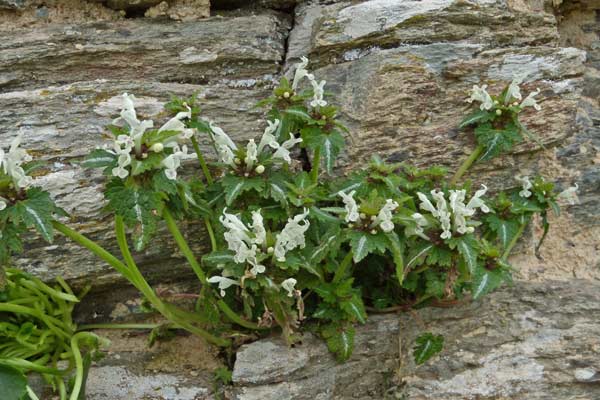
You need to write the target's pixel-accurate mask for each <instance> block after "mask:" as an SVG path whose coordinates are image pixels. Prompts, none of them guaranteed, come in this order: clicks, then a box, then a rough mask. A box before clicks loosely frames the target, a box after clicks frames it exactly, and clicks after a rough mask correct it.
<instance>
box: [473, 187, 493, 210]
mask: <svg viewBox="0 0 600 400" xmlns="http://www.w3.org/2000/svg"><path fill="white" fill-rule="evenodd" d="M487 190H488V188H487V186H485V185H481V189H479V190H478V191H476V192H475V194H474V195H473V197H471V200H469V203H467V208H468V209H471V210H474V209H476V208H479V209H480V210H481V211H482V212H484V213H486V214H487V213H489V212H490V209H489V207H488V206H487V205H486V204H485V203H484V202H483V200H482V199H481V197H482V196H483V195H484V194H485V193H486V192H487Z"/></svg>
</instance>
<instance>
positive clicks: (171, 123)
mask: <svg viewBox="0 0 600 400" xmlns="http://www.w3.org/2000/svg"><path fill="white" fill-rule="evenodd" d="M186 108H187V111H181V112H178V113H177V115H175V116H174V117H173V118H171V119H170V120H168V121H167V122H166V123H165V124H164V125H163V126H161V127H160V129H159V130H158V131H159V132H163V131H176V132H181V135H179V136H174V137H172V138H169V139H167V141H166V142H165V143H164V145H165V146H167V147H172V146H174V145H175V144H177V139H189V138H191V137H192V136H194V131H195V130H194V129H187V128H186V127H185V124H184V123H183V122H182V120H183V119H186V118H187V119H189V118H192V109H191V108H190V107H189V106H187V105H186Z"/></svg>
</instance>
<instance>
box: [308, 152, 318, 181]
mask: <svg viewBox="0 0 600 400" xmlns="http://www.w3.org/2000/svg"><path fill="white" fill-rule="evenodd" d="M310 165H311V170H310V176H311V178H312V180H313V182H315V183H316V182H317V180H318V179H319V166H320V165H321V148H320V147H317V148H316V149H315V151H314V153H313V161H312V164H310Z"/></svg>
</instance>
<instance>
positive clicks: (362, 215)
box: [358, 213, 367, 219]
mask: <svg viewBox="0 0 600 400" xmlns="http://www.w3.org/2000/svg"><path fill="white" fill-rule="evenodd" d="M358 217H359V218H360V219H365V218H367V214H365V213H360V214H358Z"/></svg>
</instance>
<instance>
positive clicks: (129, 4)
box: [106, 0, 210, 11]
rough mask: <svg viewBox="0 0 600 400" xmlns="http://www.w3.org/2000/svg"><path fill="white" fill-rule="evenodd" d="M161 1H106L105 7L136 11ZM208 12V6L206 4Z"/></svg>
mask: <svg viewBox="0 0 600 400" xmlns="http://www.w3.org/2000/svg"><path fill="white" fill-rule="evenodd" d="M160 1H161V0H108V1H106V5H107V6H108V8H112V9H113V10H126V11H138V10H142V11H143V10H147V9H149V8H150V7H152V6H155V5H157V4H158V3H160ZM207 6H208V8H209V10H210V4H207Z"/></svg>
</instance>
